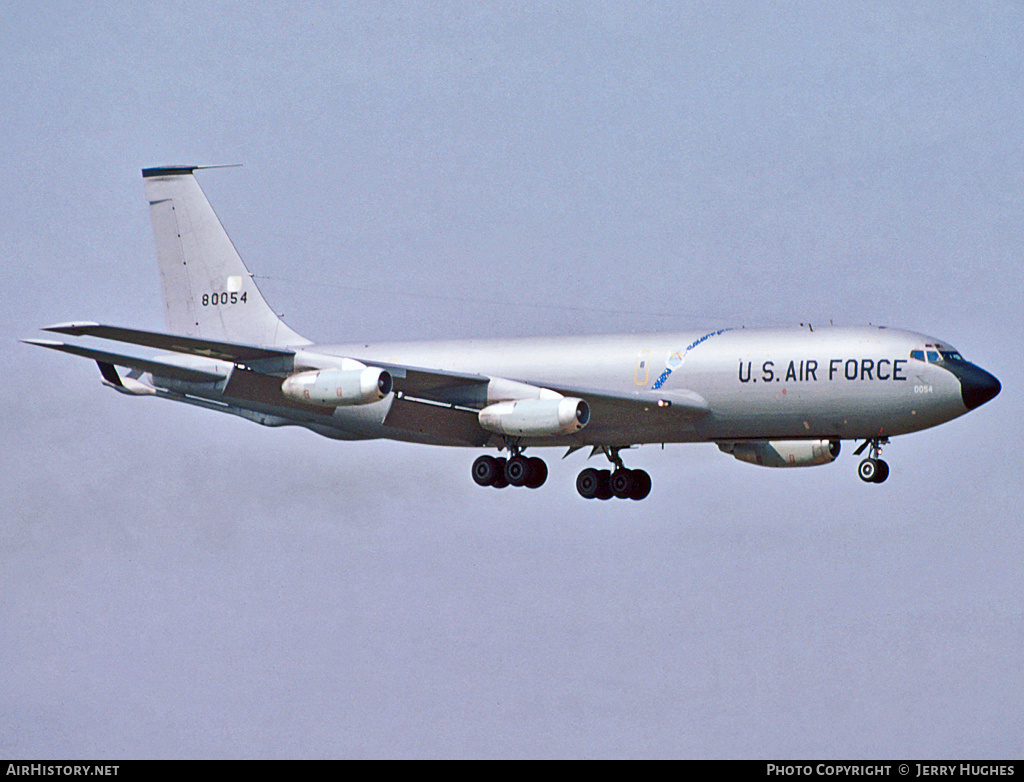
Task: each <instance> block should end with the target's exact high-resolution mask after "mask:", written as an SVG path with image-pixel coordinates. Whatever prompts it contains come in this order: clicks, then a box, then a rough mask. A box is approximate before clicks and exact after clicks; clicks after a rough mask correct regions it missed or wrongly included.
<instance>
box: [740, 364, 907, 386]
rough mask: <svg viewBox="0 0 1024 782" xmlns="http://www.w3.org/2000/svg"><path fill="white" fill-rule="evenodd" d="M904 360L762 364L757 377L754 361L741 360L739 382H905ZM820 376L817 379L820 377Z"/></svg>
mask: <svg viewBox="0 0 1024 782" xmlns="http://www.w3.org/2000/svg"><path fill="white" fill-rule="evenodd" d="M907 361H908V359H905V358H895V359H888V358H880V359H878V360H875V359H873V358H832V359H829V360H828V365H827V368H826V366H825V362H822V363H821V366H819V364H818V362H817V361H816V360H815V359H813V358H808V359H801V360H800V361H796V360H794V361H790V362H789V364H786V362H785V361H781V362H779V363H778V364H776V363H775V362H774V361H765V362H764V363H762V364H761V368H760V372H761V374H760V376H758V375H757V374H756V370H755V368H754V362H753V361H744V360H743V359H740V371H739V378H740V382H741V383H756V382H757V381H758V380H760V381H761V382H762V383H806V382H812V383H813V382H817V381H818V380H819V379H820V380H831V381H837V380H897V381H899V380H906V379H907V376H906V375H905V374H904V372H905V366H904V365H905V364H906V363H907ZM819 375H820V377H819Z"/></svg>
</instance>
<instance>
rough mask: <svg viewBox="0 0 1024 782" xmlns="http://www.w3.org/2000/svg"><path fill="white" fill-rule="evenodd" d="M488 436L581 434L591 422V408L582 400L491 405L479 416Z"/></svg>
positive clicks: (512, 402)
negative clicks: (580, 431) (491, 433)
mask: <svg viewBox="0 0 1024 782" xmlns="http://www.w3.org/2000/svg"><path fill="white" fill-rule="evenodd" d="M478 417H479V419H480V426H482V427H483V428H484V429H486V430H487V431H488V432H495V433H496V434H507V435H513V436H516V437H553V436H555V435H559V434H572V433H573V432H578V431H579V430H580V429H582V428H583V427H584V426H586V425H587V422H588V421H589V420H590V407H589V406H588V405H587V403H586V402H584V401H583V400H582V399H577V398H576V397H571V396H567V397H561V398H558V399H517V400H513V401H511V402H498V403H497V404H493V405H488V406H487V407H485V408H484V409H483V410H481V411H480V413H479V416H478Z"/></svg>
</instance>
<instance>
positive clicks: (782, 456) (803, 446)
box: [718, 440, 840, 467]
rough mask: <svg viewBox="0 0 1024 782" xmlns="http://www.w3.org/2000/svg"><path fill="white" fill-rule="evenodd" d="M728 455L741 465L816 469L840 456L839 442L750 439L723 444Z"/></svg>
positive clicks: (722, 447) (720, 445) (721, 444)
mask: <svg viewBox="0 0 1024 782" xmlns="http://www.w3.org/2000/svg"><path fill="white" fill-rule="evenodd" d="M718 447H719V448H720V449H721V450H722V451H724V452H725V453H729V454H732V455H733V456H735V457H736V458H737V459H739V460H740V461H741V462H749V463H750V464H758V465H760V466H762V467H813V466H815V465H818V464H828V463H829V462H832V461H835V458H836V457H837V456H839V448H840V443H839V441H838V440H771V441H768V440H747V441H743V442H731V443H719V444H718Z"/></svg>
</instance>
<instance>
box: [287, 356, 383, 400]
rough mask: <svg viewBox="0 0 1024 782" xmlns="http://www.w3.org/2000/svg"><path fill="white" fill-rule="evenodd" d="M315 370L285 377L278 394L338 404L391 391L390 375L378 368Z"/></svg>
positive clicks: (359, 365) (379, 397)
mask: <svg viewBox="0 0 1024 782" xmlns="http://www.w3.org/2000/svg"><path fill="white" fill-rule="evenodd" d="M351 363H352V364H357V365H358V366H357V368H348V367H345V368H341V369H337V368H331V369H314V370H310V371H307V372H299V373H297V374H294V375H291V376H290V377H286V378H285V379H284V382H283V383H281V393H283V394H284V395H285V396H286V397H288V398H289V399H294V400H296V401H298V402H309V403H311V404H316V405H327V406H329V407H341V406H348V405H367V404H370V403H371V402H377V401H379V400H381V399H383V398H384V397H386V396H387V395H388V394H390V393H391V387H392V381H391V374H390V373H389V372H388V371H387V370H385V369H380V368H379V367H368V366H365V365H363V364H359V363H358V362H356V361H352V362H351Z"/></svg>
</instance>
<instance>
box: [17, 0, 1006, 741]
mask: <svg viewBox="0 0 1024 782" xmlns="http://www.w3.org/2000/svg"><path fill="white" fill-rule="evenodd" d="M352 5H353V6H354V7H353V8H347V7H340V8H339V7H336V6H335V4H319V3H292V4H288V5H287V7H285V4H280V3H270V4H266V5H265V6H263V7H259V6H257V7H256V8H252V7H249V6H248V5H247V4H222V3H193V2H188V3H179V2H163V3H159V4H155V3H153V4H150V3H138V2H132V3H105V4H99V5H97V4H81V3H49V2H42V3H40V2H31V3H29V2H21V1H20V0H14V1H13V2H7V3H4V4H3V6H2V7H0V74H2V79H0V106H2V109H3V110H2V111H0V161H2V163H3V174H2V176H0V232H2V236H3V242H2V245H0V246H2V248H3V249H2V252H3V267H2V268H3V270H4V276H3V285H2V286H0V297H2V298H0V306H2V312H3V315H4V317H3V318H2V320H0V329H2V339H0V358H2V360H3V364H4V366H6V367H7V371H6V372H5V373H4V374H3V378H2V380H0V384H2V386H0V387H2V397H0V398H2V399H3V403H4V413H5V414H4V415H3V417H2V421H0V437H2V441H3V443H4V448H3V449H2V455H0V491H2V496H3V507H4V510H3V513H2V518H3V523H2V524H0V756H3V757H40V758H41V757H58V756H59V757H87V758H103V757H111V758H126V757H153V756H158V757H222V756H223V757H360V756H370V757H382V756H384V757H396V756H419V757H423V756H426V757H433V756H474V757H475V756H483V757H491V756H517V757H548V756H557V757H566V756H568V757H575V756H588V757H602V756H637V757H652V756H658V757H666V756H668V757H676V756H681V757H704V756H709V757H762V758H775V757H779V758H781V757H817V756H822V757H843V758H853V757H893V758H909V757H928V758H944V757H960V758H963V757H971V758H997V757H1001V758H1006V757H1016V758H1019V757H1021V755H1022V754H1024V727H1022V725H1024V720H1022V719H1021V693H1022V692H1024V616H1022V604H1024V564H1022V563H1024V534H1022V524H1021V520H1022V508H1024V468H1022V459H1021V434H1022V431H1021V429H1022V426H1021V424H1022V416H1021V402H1022V397H1021V393H1020V389H1021V387H1022V382H1024V377H1022V374H1024V373H1022V371H1021V366H1020V361H1021V349H1020V339H1021V334H1022V331H1024V316H1022V314H1021V312H1022V301H1024V285H1022V281H1024V273H1022V270H1021V263H1020V256H1021V253H1022V248H1024V229H1022V226H1024V144H1022V134H1024V102H1022V101H1021V94H1022V88H1024V80H1022V77H1024V4H1021V3H1018V2H999V3H990V2H976V3H966V4H965V3H960V2H949V3H903V4H893V3H888V2H862V3H842V4H835V3H829V4H822V3H818V2H813V3H812V2H806V3H804V2H786V3H772V4H762V3H734V2H722V3H711V4H704V3H701V4H696V3H694V4H681V3H677V2H673V3H659V4H653V3H647V4H640V3H622V4H601V3H596V2H588V3H585V4H564V5H561V4H554V3H524V2H517V3H512V4H485V3H466V4H450V3H424V4H405V3H386V4H374V3H358V4H352ZM894 5H895V6H896V7H895V8H894V7H893V6H894ZM218 163H243V164H244V166H243V167H242V168H235V169H229V170H223V171H208V172H202V173H200V174H199V175H198V178H199V180H200V183H201V185H202V186H203V188H204V189H205V191H206V193H207V195H208V196H209V197H210V200H211V201H212V203H213V205H214V207H215V208H216V209H217V211H218V214H219V215H220V217H221V219H222V221H223V222H224V224H225V226H226V227H227V229H228V231H229V232H230V234H231V236H232V238H233V239H234V241H235V244H236V246H237V247H238V248H239V250H240V252H241V254H242V256H243V258H244V259H245V260H246V262H247V264H248V265H249V267H250V269H251V270H252V271H253V272H254V273H255V274H256V275H257V277H258V281H259V283H260V286H261V288H262V289H263V291H264V293H265V295H266V296H267V298H268V299H269V300H270V302H271V304H272V305H273V306H274V307H275V308H276V309H278V311H280V312H283V313H284V315H285V318H286V320H287V321H288V322H289V324H290V325H291V326H292V327H293V328H295V329H296V330H297V331H299V332H300V333H302V334H304V335H307V336H309V337H310V338H312V339H314V340H322V341H337V342H341V341H348V340H356V339H364V338H365V339H374V340H386V339H409V338H414V337H420V336H422V337H424V338H431V339H437V338H441V339H443V338H446V337H469V336H506V337H514V336H520V335H537V334H572V333H581V332H583V333H599V332H640V331H651V330H682V329H690V328H694V329H699V328H708V327H715V328H717V327H719V326H725V325H733V326H735V325H748V326H754V325H786V324H796V323H798V322H807V321H810V322H812V323H818V322H821V323H824V322H827V321H829V320H833V321H834V322H835V323H837V324H864V323H875V324H887V325H891V326H900V327H904V328H909V329H912V330H915V331H920V332H924V333H926V334H931V335H934V336H937V337H940V338H942V339H944V340H946V341H948V342H950V343H952V344H953V345H955V346H956V347H957V348H958V349H959V350H960V351H961V352H962V353H963V354H964V355H965V357H967V358H968V359H969V360H973V361H975V362H977V363H978V364H980V365H981V366H983V367H985V368H986V369H988V370H990V371H992V372H993V373H994V374H995V375H997V376H998V377H999V378H1000V380H1001V381H1002V383H1003V392H1002V394H1001V395H1000V396H999V397H997V398H996V399H995V400H994V401H992V402H991V403H989V404H987V405H985V406H984V407H982V408H980V409H978V410H976V411H974V412H972V413H971V414H969V415H967V416H965V417H963V418H961V419H958V420H956V421H953V422H951V423H949V424H946V425H944V426H942V427H939V428H937V429H933V430H930V431H927V432H922V433H918V434H914V435H909V436H906V437H901V438H897V439H895V440H894V441H893V443H892V444H891V445H890V446H889V447H888V448H887V449H886V452H885V457H886V459H887V460H888V461H889V463H890V465H891V469H892V474H891V477H890V478H889V480H888V482H887V483H886V484H884V485H881V486H868V485H865V484H863V483H862V482H861V481H860V480H859V479H858V478H857V475H856V465H857V462H858V461H859V460H858V459H857V458H855V457H853V456H851V455H850V454H851V452H852V450H853V444H851V443H845V444H844V453H843V455H842V456H841V457H840V458H839V459H838V460H837V461H836V462H835V463H833V464H831V465H828V466H825V467H817V468H813V469H806V470H767V469H760V468H757V467H753V466H750V465H746V464H741V463H739V462H737V461H735V460H733V459H731V458H730V457H728V456H726V455H725V454H722V453H720V452H719V451H718V450H717V448H715V446H714V445H690V446H682V445H680V446H669V447H666V448H665V449H664V450H662V449H660V448H658V447H655V446H646V447H643V448H640V449H638V450H635V451H632V452H630V453H629V454H628V459H627V462H628V464H629V465H630V466H634V467H643V468H644V469H646V470H648V471H649V472H650V474H651V476H652V478H653V481H654V489H653V491H652V493H651V495H650V497H649V498H648V499H647V500H646V501H644V502H642V503H629V502H621V501H620V502H608V503H601V502H595V501H591V502H586V501H584V500H582V499H581V498H579V497H578V496H577V495H576V492H575V489H574V480H575V476H576V474H577V472H578V471H579V470H580V469H582V467H583V466H584V465H585V464H586V461H585V456H586V454H585V453H582V452H581V453H577V454H574V455H573V456H571V457H569V458H567V459H566V460H565V461H561V460H560V458H559V457H560V456H561V452H550V453H548V454H545V455H546V456H547V461H548V464H549V467H550V470H551V475H550V477H549V479H548V482H547V484H546V485H545V486H544V487H543V488H542V489H540V490H538V491H527V490H505V491H501V492H499V491H496V490H493V489H481V488H479V487H477V486H476V485H475V484H474V483H473V482H472V479H471V477H470V472H469V468H470V465H471V463H472V460H473V459H474V458H475V457H476V456H477V455H478V452H475V451H472V450H461V449H448V450H445V449H432V448H427V447H423V446H415V445H408V444H401V443H390V442H379V443H339V442H332V441H328V440H325V439H322V438H319V437H317V436H316V435H314V434H312V433H310V432H305V431H298V430H269V429H264V428H261V427H258V426H256V425H254V424H251V423H247V422H245V421H243V420H241V419H236V418H233V417H231V416H223V415H217V414H214V413H211V412H207V411H203V410H199V409H193V408H189V407H186V406H180V405H173V404H170V403H167V402H161V401H157V400H149V399H131V398H126V397H123V396H120V395H118V394H115V393H112V392H110V391H109V390H108V389H105V388H103V387H102V386H101V385H100V376H99V373H98V372H97V370H96V367H95V365H94V364H92V363H91V362H88V361H84V360H81V359H76V358H73V357H70V356H62V355H58V354H55V353H52V352H50V351H43V350H40V349H38V348H34V347H30V346H26V345H23V344H20V343H19V342H18V341H17V340H18V339H20V338H24V337H37V336H41V335H40V334H39V332H38V331H37V328H38V327H41V326H45V325H49V324H51V323H55V322H60V321H67V320H72V319H79V320H96V321H100V322H106V323H114V324H121V325H127V326H133V327H139V328H150V329H161V328H163V326H164V324H163V316H162V305H161V300H160V289H159V281H158V276H157V269H156V260H155V251H154V247H153V238H152V232H151V228H150V224H149V215H148V210H147V208H146V204H145V201H144V198H143V195H142V181H141V176H140V169H141V168H142V167H144V166H152V165H164V164H218ZM591 464H595V463H594V462H591ZM599 466H603V465H599Z"/></svg>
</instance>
